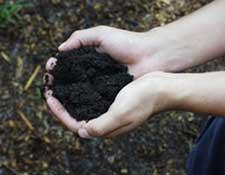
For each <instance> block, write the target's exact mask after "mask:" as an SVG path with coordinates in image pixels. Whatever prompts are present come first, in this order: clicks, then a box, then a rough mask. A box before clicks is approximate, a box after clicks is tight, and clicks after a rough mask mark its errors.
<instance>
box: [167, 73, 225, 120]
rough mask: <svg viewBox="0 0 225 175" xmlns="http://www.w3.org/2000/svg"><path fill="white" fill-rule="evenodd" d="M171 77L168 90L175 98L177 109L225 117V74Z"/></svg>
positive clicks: (177, 75) (178, 75)
mask: <svg viewBox="0 0 225 175" xmlns="http://www.w3.org/2000/svg"><path fill="white" fill-rule="evenodd" d="M169 76H170V75H169ZM171 77H173V78H172V79H170V85H169V86H168V88H169V89H170V90H171V92H170V93H171V95H172V96H173V97H175V103H174V108H175V109H181V110H186V111H193V112H199V113H206V114H212V115H218V116H225V72H213V73H203V74H173V75H172V76H171ZM170 87H171V88H170Z"/></svg>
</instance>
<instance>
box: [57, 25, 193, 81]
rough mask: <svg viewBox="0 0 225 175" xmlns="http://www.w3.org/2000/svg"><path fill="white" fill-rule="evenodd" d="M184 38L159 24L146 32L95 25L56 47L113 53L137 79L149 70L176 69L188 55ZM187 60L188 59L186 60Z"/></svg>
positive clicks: (179, 68)
mask: <svg viewBox="0 0 225 175" xmlns="http://www.w3.org/2000/svg"><path fill="white" fill-rule="evenodd" d="M182 42H183V41H180V40H179V39H176V38H175V36H174V35H171V34H170V32H169V31H167V29H165V28H163V27H158V28H154V29H152V30H150V31H149V32H131V31H126V30H121V29H117V28H112V27H107V26H98V27H93V28H89V29H84V30H79V31H75V32H74V33H73V34H72V35H71V36H70V38H69V39H68V40H67V41H65V42H64V43H63V44H61V46H60V47H59V50H60V51H68V50H71V49H75V48H79V47H81V46H94V47H95V48H96V50H97V51H99V52H104V53H107V54H109V55H111V56H112V58H114V59H116V60H117V61H119V62H121V63H123V64H126V65H127V66H128V69H129V72H130V73H131V74H132V75H134V77H135V78H138V77H140V76H142V75H144V74H145V73H148V72H152V71H179V70H181V69H183V68H184V65H185V64H186V61H179V60H181V59H180V58H187V57H188V58H190V55H185V54H186V53H187V47H186V46H184V47H185V48H183V45H184V44H183V43H182ZM189 62H190V60H189Z"/></svg>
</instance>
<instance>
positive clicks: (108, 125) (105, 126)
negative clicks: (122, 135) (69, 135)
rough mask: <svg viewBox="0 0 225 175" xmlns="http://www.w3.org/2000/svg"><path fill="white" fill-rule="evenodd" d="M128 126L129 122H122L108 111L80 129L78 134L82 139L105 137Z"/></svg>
mask: <svg viewBox="0 0 225 175" xmlns="http://www.w3.org/2000/svg"><path fill="white" fill-rule="evenodd" d="M127 124H128V122H126V121H125V120H120V118H119V117H117V116H115V115H114V114H113V113H112V112H109V111H108V112H107V113H105V114H103V115H101V116H100V117H98V118H96V119H93V120H90V121H89V122H88V123H87V124H86V125H84V126H83V127H82V128H80V130H79V131H78V134H79V135H80V137H82V138H90V137H99V136H104V135H106V134H107V133H110V132H112V131H114V130H116V129H118V128H120V127H122V126H124V125H127Z"/></svg>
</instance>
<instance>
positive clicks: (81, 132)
mask: <svg viewBox="0 0 225 175" xmlns="http://www.w3.org/2000/svg"><path fill="white" fill-rule="evenodd" d="M78 134H79V136H80V137H81V138H84V139H91V138H92V137H91V136H90V135H89V134H88V132H87V130H86V129H84V128H81V129H79V131H78Z"/></svg>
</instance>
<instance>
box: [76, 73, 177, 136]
mask: <svg viewBox="0 0 225 175" xmlns="http://www.w3.org/2000/svg"><path fill="white" fill-rule="evenodd" d="M168 80H169V79H168V78H167V77H166V73H160V72H159V73H158V72H154V73H149V74H146V75H144V76H142V77H141V78H139V79H137V80H135V81H133V82H131V83H130V84H128V85H127V86H125V87H124V88H123V89H122V90H121V91H120V92H119V94H118V95H117V97H116V98H115V101H114V102H113V104H112V105H111V106H110V108H109V110H108V111H107V112H106V113H104V114H102V115H101V116H100V117H98V118H96V119H92V120H90V121H88V122H87V123H84V124H83V125H82V126H81V127H80V128H79V129H78V134H79V135H80V137H82V138H92V137H114V136H117V135H120V134H123V133H126V132H128V131H130V130H133V129H135V128H137V127H138V126H139V125H141V124H142V123H143V122H144V121H146V120H147V119H148V118H149V117H151V116H152V115H153V114H156V113H158V112H160V111H164V110H167V109H170V108H171V107H173V105H175V100H174V96H171V95H170V92H169V90H168V88H167V87H168V85H167V84H168V83H169V81H168Z"/></svg>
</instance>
